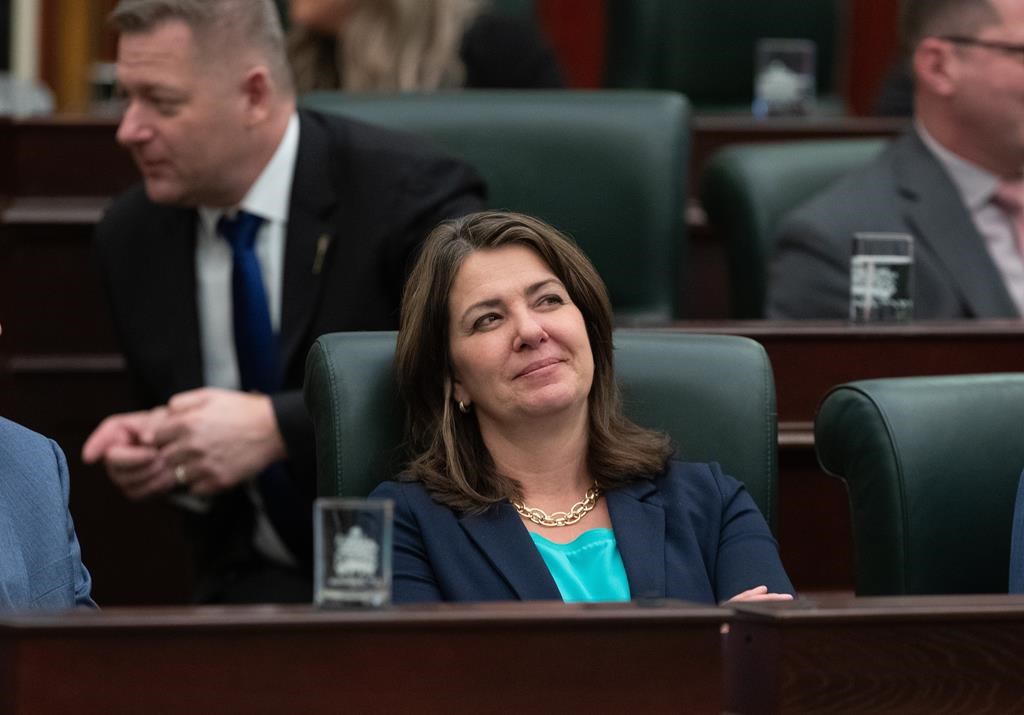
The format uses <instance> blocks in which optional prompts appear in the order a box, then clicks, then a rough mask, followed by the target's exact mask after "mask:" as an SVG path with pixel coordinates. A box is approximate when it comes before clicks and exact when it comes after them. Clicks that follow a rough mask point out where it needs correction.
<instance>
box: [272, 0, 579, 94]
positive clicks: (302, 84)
mask: <svg viewBox="0 0 1024 715" xmlns="http://www.w3.org/2000/svg"><path fill="white" fill-rule="evenodd" d="M289 11H290V15H291V20H292V24H293V27H292V30H291V33H290V36H289V42H288V54H289V59H290V61H291V63H292V69H293V72H294V74H295V80H296V88H297V90H298V91H299V92H300V93H301V92H308V91H311V90H330V89H343V90H346V91H356V92H359V91H392V92H411V91H434V90H438V89H457V88H472V89H545V88H558V87H561V86H562V84H563V83H562V75H561V71H560V69H559V67H558V63H557V61H556V59H555V57H554V55H553V53H552V52H551V49H550V48H549V47H548V46H547V44H546V43H545V42H544V40H543V39H542V38H541V37H540V35H539V34H538V33H537V32H536V30H535V29H534V28H533V27H532V26H531V25H529V24H528V23H525V22H523V21H521V20H518V19H516V18H511V17H505V16H501V15H498V14H494V13H491V12H487V11H485V9H484V7H483V4H482V3H481V2H480V1H479V0H290V3H289Z"/></svg>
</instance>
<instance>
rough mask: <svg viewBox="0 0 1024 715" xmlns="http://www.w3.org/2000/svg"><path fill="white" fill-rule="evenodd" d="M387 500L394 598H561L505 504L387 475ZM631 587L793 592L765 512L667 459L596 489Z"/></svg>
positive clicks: (728, 482)
mask: <svg viewBox="0 0 1024 715" xmlns="http://www.w3.org/2000/svg"><path fill="white" fill-rule="evenodd" d="M371 496H372V497H376V498H388V499H393V500H394V501H395V533H394V546H395V548H394V564H393V568H394V588H393V590H394V600H395V601H396V602H398V603H403V602H414V601H493V600H536V599H556V600H561V595H560V594H559V591H558V587H557V586H556V585H555V581H554V579H553V578H552V577H551V574H550V572H549V571H548V568H547V566H546V565H545V563H544V560H543V559H542V558H541V555H540V552H539V551H537V547H536V546H535V545H534V543H533V540H532V539H531V538H530V535H529V532H528V531H527V529H526V526H525V525H524V524H523V522H522V520H521V519H520V517H519V514H518V513H517V512H516V510H515V509H514V508H513V507H512V505H511V504H509V503H507V502H504V503H501V504H496V505H494V506H493V507H491V508H490V509H488V510H487V511H486V512H484V513H483V514H479V515H470V516H462V515H460V514H458V513H456V512H454V511H452V510H451V509H449V508H448V507H446V506H443V505H441V504H438V503H437V502H435V501H434V500H433V499H432V498H431V497H430V494H429V493H428V492H427V490H426V488H425V487H424V486H423V485H422V484H421V483H419V482H386V483H384V484H381V485H380V486H378V487H377V488H376V489H375V490H374V491H373V493H372V494H371ZM605 498H606V499H607V500H608V512H609V514H610V516H611V521H612V529H613V531H614V532H615V539H616V541H617V542H618V547H619V553H620V554H621V555H622V562H623V564H624V565H625V567H626V577H627V579H628V580H629V590H630V594H631V595H632V597H633V598H634V599H637V598H680V599H685V600H687V601H695V602H698V603H718V602H719V601H723V600H726V599H728V598H731V597H732V596H735V595H736V594H737V593H740V592H741V591H745V590H747V589H749V588H753V587H755V586H760V585H762V584H764V585H766V586H768V590H769V591H772V592H776V593H794V591H793V585H792V584H791V583H790V581H789V578H788V577H787V576H786V572H785V571H784V570H783V568H782V563H781V561H780V560H779V552H778V547H777V545H776V543H775V540H774V539H773V538H772V535H771V533H770V532H769V530H768V525H767V524H766V523H765V520H764V517H762V516H761V513H760V512H759V511H758V510H757V506H756V505H755V504H754V501H753V499H751V498H750V495H749V494H748V493H747V491H746V489H745V488H744V486H743V485H742V484H741V483H740V482H739V481H737V480H736V479H733V478H732V477H729V476H726V475H724V474H722V471H721V469H720V468H719V466H718V465H717V464H694V463H683V462H676V461H672V462H670V463H669V467H668V469H667V470H666V472H665V473H664V474H661V475H658V476H656V477H654V478H650V479H640V480H638V481H636V482H633V483H631V484H629V485H627V486H624V487H620V488H617V489H613V490H610V491H608V492H606V493H605Z"/></svg>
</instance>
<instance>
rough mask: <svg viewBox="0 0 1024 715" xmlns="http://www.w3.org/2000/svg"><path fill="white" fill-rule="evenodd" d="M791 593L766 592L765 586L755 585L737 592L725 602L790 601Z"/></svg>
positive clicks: (791, 598)
mask: <svg viewBox="0 0 1024 715" xmlns="http://www.w3.org/2000/svg"><path fill="white" fill-rule="evenodd" d="M792 600H793V595H792V594H789V593H768V587H767V586H755V587H754V588H752V589H749V590H747V591H744V592H742V593H737V594H736V595H735V596H733V597H732V598H730V599H729V600H728V601H726V603H734V602H738V601H792Z"/></svg>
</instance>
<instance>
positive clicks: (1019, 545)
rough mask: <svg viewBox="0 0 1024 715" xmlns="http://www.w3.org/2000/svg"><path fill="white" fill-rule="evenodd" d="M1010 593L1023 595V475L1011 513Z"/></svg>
mask: <svg viewBox="0 0 1024 715" xmlns="http://www.w3.org/2000/svg"><path fill="white" fill-rule="evenodd" d="M1010 593H1024V474H1021V480H1020V484H1018V486H1017V506H1016V507H1015V508H1014V512H1013V537H1012V541H1011V543H1010Z"/></svg>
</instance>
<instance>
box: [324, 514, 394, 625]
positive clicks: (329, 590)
mask: <svg viewBox="0 0 1024 715" xmlns="http://www.w3.org/2000/svg"><path fill="white" fill-rule="evenodd" d="M393 518H394V502H392V501H391V500H390V499H340V498H320V499H317V500H316V503H315V504H314V506H313V538H314V541H313V601H314V603H315V604H316V605H317V606H319V607H321V608H345V607H353V606H363V607H379V606H386V605H388V604H390V603H391V548H392V547H391V544H392V521H393Z"/></svg>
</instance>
